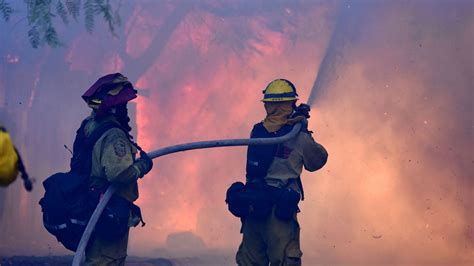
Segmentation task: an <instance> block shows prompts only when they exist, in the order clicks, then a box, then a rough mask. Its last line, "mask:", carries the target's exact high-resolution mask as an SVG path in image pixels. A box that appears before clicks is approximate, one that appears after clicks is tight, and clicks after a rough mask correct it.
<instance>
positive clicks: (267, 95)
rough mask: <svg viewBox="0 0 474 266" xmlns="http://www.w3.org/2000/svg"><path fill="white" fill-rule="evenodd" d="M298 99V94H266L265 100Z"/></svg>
mask: <svg viewBox="0 0 474 266" xmlns="http://www.w3.org/2000/svg"><path fill="white" fill-rule="evenodd" d="M287 97H288V98H296V94H295V93H294V92H287V93H268V94H267V93H265V95H264V96H263V99H271V98H287Z"/></svg>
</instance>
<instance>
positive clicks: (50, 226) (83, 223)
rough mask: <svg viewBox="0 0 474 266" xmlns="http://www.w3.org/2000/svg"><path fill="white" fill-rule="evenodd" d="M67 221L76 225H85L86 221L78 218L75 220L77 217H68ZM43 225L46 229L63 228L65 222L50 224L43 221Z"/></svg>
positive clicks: (65, 225) (65, 226)
mask: <svg viewBox="0 0 474 266" xmlns="http://www.w3.org/2000/svg"><path fill="white" fill-rule="evenodd" d="M69 221H70V222H71V224H77V225H81V226H86V225H87V221H80V220H77V219H69ZM44 226H45V227H46V228H47V229H50V230H63V229H66V228H67V223H64V224H58V225H50V224H47V223H45V224H44Z"/></svg>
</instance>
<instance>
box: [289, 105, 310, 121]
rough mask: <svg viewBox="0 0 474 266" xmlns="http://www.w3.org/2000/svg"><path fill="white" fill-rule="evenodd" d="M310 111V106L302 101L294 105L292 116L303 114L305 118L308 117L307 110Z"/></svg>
mask: <svg viewBox="0 0 474 266" xmlns="http://www.w3.org/2000/svg"><path fill="white" fill-rule="evenodd" d="M310 111H311V106H309V105H307V104H305V103H302V104H300V105H299V106H298V107H296V109H295V112H294V113H293V115H292V116H293V117H297V116H304V117H305V118H310V117H311V116H310V115H309V112H310Z"/></svg>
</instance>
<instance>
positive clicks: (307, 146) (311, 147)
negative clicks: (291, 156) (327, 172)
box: [301, 133, 328, 172]
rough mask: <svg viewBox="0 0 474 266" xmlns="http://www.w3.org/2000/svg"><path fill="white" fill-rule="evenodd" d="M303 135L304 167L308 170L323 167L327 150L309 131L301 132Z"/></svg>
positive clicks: (326, 157)
mask: <svg viewBox="0 0 474 266" xmlns="http://www.w3.org/2000/svg"><path fill="white" fill-rule="evenodd" d="M301 134H302V135H303V138H302V140H303V143H302V144H303V145H302V150H303V152H302V153H303V164H304V168H305V169H306V170H308V171H310V172H314V171H316V170H318V169H321V167H323V166H324V165H325V164H326V162H327V160H328V152H327V151H326V149H325V148H324V147H323V146H322V145H321V144H319V143H317V142H316V141H314V139H313V137H312V136H311V134H309V133H301Z"/></svg>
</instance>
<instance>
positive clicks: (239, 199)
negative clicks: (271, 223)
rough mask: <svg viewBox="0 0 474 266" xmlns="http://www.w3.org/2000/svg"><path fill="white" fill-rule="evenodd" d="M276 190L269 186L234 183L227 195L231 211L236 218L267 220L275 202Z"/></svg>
mask: <svg viewBox="0 0 474 266" xmlns="http://www.w3.org/2000/svg"><path fill="white" fill-rule="evenodd" d="M273 193H274V189H272V188H271V187H269V186H268V185H261V184H246V185H244V184H243V183H242V182H236V183H233V184H232V185H231V186H230V187H229V189H228V190H227V193H226V203H227V204H228V208H229V211H230V212H231V213H232V214H233V215H234V216H236V217H239V218H246V217H247V216H250V215H251V216H252V217H255V218H259V219H265V218H267V217H268V216H269V215H270V214H271V212H272V208H273V205H274V204H275V201H274V196H273Z"/></svg>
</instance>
